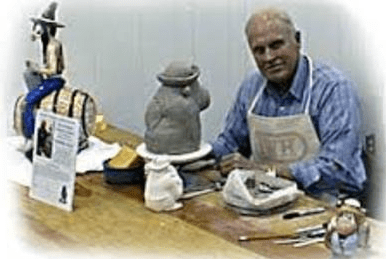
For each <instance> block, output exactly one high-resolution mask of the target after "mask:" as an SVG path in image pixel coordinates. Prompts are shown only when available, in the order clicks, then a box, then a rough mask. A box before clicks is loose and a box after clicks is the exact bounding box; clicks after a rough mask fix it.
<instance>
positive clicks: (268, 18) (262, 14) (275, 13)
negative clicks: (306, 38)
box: [245, 8, 296, 37]
mask: <svg viewBox="0 0 386 259" xmlns="http://www.w3.org/2000/svg"><path fill="white" fill-rule="evenodd" d="M261 23H264V24H266V25H268V26H285V27H287V28H288V29H289V30H290V31H291V32H292V33H294V34H295V33H296V29H295V25H294V24H293V22H292V20H291V17H290V16H289V15H288V14H287V13H286V12H284V11H283V10H280V9H275V8H268V9H262V10H257V11H256V12H254V13H253V14H252V15H251V16H250V18H249V19H248V21H247V24H246V26H245V33H246V34H247V36H248V37H249V35H250V32H251V30H252V29H253V27H255V26H259V24H261Z"/></svg>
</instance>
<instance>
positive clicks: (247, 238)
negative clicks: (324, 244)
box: [239, 234, 299, 241]
mask: <svg viewBox="0 0 386 259" xmlns="http://www.w3.org/2000/svg"><path fill="white" fill-rule="evenodd" d="M291 237H292V238H294V237H299V235H295V236H294V234H283V235H275V234H273V235H258V236H239V241H251V240H270V239H277V238H291Z"/></svg>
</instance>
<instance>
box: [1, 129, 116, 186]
mask: <svg viewBox="0 0 386 259" xmlns="http://www.w3.org/2000/svg"><path fill="white" fill-rule="evenodd" d="M88 139H89V147H88V148H86V149H84V150H83V151H82V152H80V153H79V154H78V155H77V158H76V172H77V173H85V172H87V171H103V162H104V161H105V160H107V159H109V158H111V157H113V156H115V155H116V154H117V153H118V152H119V150H120V148H121V147H120V146H119V144H118V143H114V144H107V143H105V142H103V141H102V140H100V139H99V138H96V137H94V136H90V137H89V138H88ZM24 145H25V138H24V137H22V136H12V137H7V139H6V141H5V142H1V148H2V150H7V152H6V156H7V157H6V161H7V164H6V169H7V170H6V172H7V174H8V175H7V176H8V177H7V179H8V180H11V181H14V182H17V183H19V184H21V185H24V186H31V179H32V164H31V162H30V160H28V158H27V157H26V156H25V154H24V152H25V150H24Z"/></svg>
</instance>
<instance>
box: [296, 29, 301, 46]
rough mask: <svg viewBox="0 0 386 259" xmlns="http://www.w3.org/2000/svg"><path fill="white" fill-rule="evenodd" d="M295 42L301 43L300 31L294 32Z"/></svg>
mask: <svg viewBox="0 0 386 259" xmlns="http://www.w3.org/2000/svg"><path fill="white" fill-rule="evenodd" d="M295 40H296V42H297V43H299V44H300V43H301V35H300V31H296V32H295Z"/></svg>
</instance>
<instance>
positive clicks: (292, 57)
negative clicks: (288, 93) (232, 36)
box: [248, 17, 300, 85]
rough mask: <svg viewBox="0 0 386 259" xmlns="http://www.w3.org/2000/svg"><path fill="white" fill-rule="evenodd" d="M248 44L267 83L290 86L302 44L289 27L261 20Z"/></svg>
mask: <svg viewBox="0 0 386 259" xmlns="http://www.w3.org/2000/svg"><path fill="white" fill-rule="evenodd" d="M248 42H249V47H250V48H251V51H252V54H253V56H254V59H255V61H256V65H257V66H258V68H259V69H260V71H261V73H262V74H263V75H264V76H265V77H266V78H267V80H268V81H271V82H273V83H276V84H284V85H286V84H288V83H289V82H290V80H291V79H292V77H293V75H294V73H295V70H296V65H297V61H298V58H299V55H300V54H299V53H300V42H299V41H298V40H296V39H295V35H294V33H293V31H291V30H290V28H289V26H288V25H286V24H284V23H283V22H282V21H279V20H276V21H272V20H268V21H267V20H263V19H261V18H259V17H257V18H255V20H254V23H253V25H252V26H251V28H250V30H249V33H248Z"/></svg>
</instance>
